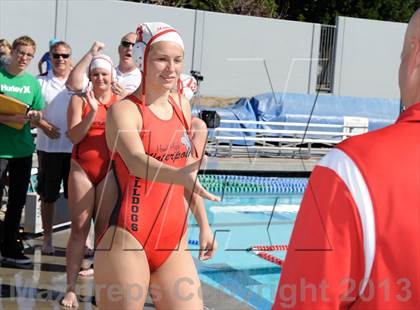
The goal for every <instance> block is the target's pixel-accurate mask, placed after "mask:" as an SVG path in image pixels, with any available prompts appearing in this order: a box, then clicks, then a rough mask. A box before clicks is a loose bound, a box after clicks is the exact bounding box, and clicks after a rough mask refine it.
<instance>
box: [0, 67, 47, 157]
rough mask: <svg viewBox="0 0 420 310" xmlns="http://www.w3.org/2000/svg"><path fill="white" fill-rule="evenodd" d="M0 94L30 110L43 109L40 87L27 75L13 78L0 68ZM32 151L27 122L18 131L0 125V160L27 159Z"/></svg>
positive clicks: (33, 148)
mask: <svg viewBox="0 0 420 310" xmlns="http://www.w3.org/2000/svg"><path fill="white" fill-rule="evenodd" d="M0 92H2V93H4V94H5V95H7V96H10V97H13V98H16V99H18V100H20V101H22V102H23V103H26V104H27V105H28V106H29V107H30V108H31V109H32V110H42V109H43V108H44V99H43V98H42V93H41V86H40V85H39V82H38V81H37V80H36V78H35V77H33V76H32V75H30V74H29V73H26V72H25V73H23V74H22V75H16V76H15V75H11V74H9V73H8V72H7V71H6V69H5V68H0ZM34 150H35V144H34V139H33V137H32V134H31V126H30V124H29V122H28V123H26V124H25V125H24V126H23V128H22V129H19V130H18V129H14V128H11V127H9V126H6V125H4V124H1V123H0V158H19V157H27V156H30V155H31V154H32V153H33V152H34Z"/></svg>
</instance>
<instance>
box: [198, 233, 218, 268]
mask: <svg viewBox="0 0 420 310" xmlns="http://www.w3.org/2000/svg"><path fill="white" fill-rule="evenodd" d="M216 250H217V241H216V238H215V235H214V234H213V232H212V230H211V228H210V226H208V225H207V227H204V228H200V251H199V255H198V258H199V259H200V260H202V261H203V260H208V259H210V258H212V257H213V256H214V254H215V253H216Z"/></svg>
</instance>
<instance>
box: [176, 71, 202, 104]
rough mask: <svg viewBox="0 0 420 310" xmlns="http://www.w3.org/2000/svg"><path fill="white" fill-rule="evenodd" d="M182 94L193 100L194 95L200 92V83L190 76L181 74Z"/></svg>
mask: <svg viewBox="0 0 420 310" xmlns="http://www.w3.org/2000/svg"><path fill="white" fill-rule="evenodd" d="M180 80H181V93H182V94H183V95H184V96H185V97H187V98H188V100H191V98H192V97H194V94H195V93H196V92H197V91H198V83H197V80H196V79H195V78H194V77H193V76H191V75H188V74H184V73H182V74H181V77H180Z"/></svg>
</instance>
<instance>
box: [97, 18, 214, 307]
mask: <svg viewBox="0 0 420 310" xmlns="http://www.w3.org/2000/svg"><path fill="white" fill-rule="evenodd" d="M133 58H134V59H135V61H136V62H137V63H138V64H139V66H140V69H141V70H142V73H143V79H142V84H141V85H140V87H139V89H137V91H136V92H135V93H134V94H133V95H131V96H129V97H127V98H125V99H124V100H122V101H120V102H118V103H116V104H115V105H113V106H112V108H111V109H110V111H109V113H108V115H107V125H106V127H107V128H106V138H107V142H108V146H109V148H110V149H111V150H112V151H113V161H112V170H113V173H114V176H115V182H116V185H117V188H118V199H117V202H116V204H115V207H114V209H113V212H112V215H111V218H110V225H109V227H108V229H107V230H106V231H105V233H104V234H103V235H102V236H101V237H100V239H99V242H98V244H97V247H96V252H95V270H96V272H95V288H96V300H97V303H98V306H99V308H101V309H142V308H143V306H144V302H145V298H146V295H147V292H148V291H149V290H150V293H151V297H152V300H153V303H154V305H155V307H156V308H157V309H200V308H203V302H202V299H201V293H200V287H201V285H200V280H199V278H198V275H197V270H196V268H195V265H194V261H193V259H192V256H191V252H190V251H188V246H187V239H186V236H187V233H186V227H187V224H188V223H187V221H186V220H187V215H188V212H187V211H188V210H187V209H186V207H185V205H184V196H185V197H186V198H187V201H190V197H191V193H193V192H194V193H195V194H194V199H193V200H196V199H201V197H199V196H202V197H203V198H206V199H210V200H214V201H218V200H219V199H218V197H215V196H214V195H212V194H210V193H208V192H207V191H206V190H205V189H204V188H203V187H202V186H201V185H200V184H199V182H198V181H197V182H195V180H196V172H197V169H198V167H199V161H197V160H195V159H192V157H193V156H192V155H194V154H195V153H196V152H195V150H194V145H193V143H192V140H191V135H190V133H191V130H190V126H191V111H190V106H189V102H188V100H187V99H186V98H185V97H184V96H182V95H181V93H180V91H178V92H177V93H176V94H171V89H172V88H173V87H174V86H175V85H176V84H177V83H179V76H180V74H181V72H182V70H183V61H184V59H183V58H184V45H183V42H182V39H181V37H180V35H179V34H178V32H177V31H176V30H175V29H173V28H172V27H170V26H169V25H166V24H164V23H144V24H142V25H140V26H139V28H138V31H137V40H136V45H135V46H134V53H133ZM178 89H179V88H178ZM194 160H195V161H194ZM192 161H194V162H193V163H191V162H192ZM198 195H199V196H198ZM193 213H194V215H195V217H196V219H197V221H198V223H199V225H200V247H201V248H202V250H203V251H202V254H201V255H200V258H201V259H208V258H210V257H211V256H212V255H213V253H214V247H213V242H214V240H213V234H212V232H211V229H210V227H209V225H208V222H207V218H206V215H205V210H204V208H203V205H202V204H198V206H197V207H196V208H194V210H193ZM115 292H116V293H115Z"/></svg>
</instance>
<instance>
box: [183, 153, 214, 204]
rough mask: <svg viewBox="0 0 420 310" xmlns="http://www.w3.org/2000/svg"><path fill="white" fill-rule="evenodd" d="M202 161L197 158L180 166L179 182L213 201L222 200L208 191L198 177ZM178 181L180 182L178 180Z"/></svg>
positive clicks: (188, 189) (187, 188) (190, 190)
mask: <svg viewBox="0 0 420 310" xmlns="http://www.w3.org/2000/svg"><path fill="white" fill-rule="evenodd" d="M200 164H201V161H200V160H196V161H194V162H192V163H191V164H188V165H187V166H185V167H183V168H179V169H178V172H179V173H180V178H181V179H180V180H179V181H180V182H179V184H181V185H183V186H184V187H185V189H186V190H187V191H189V192H194V193H197V194H198V195H200V196H201V197H203V198H205V199H208V200H211V201H220V197H218V196H215V195H213V194H212V193H210V192H208V191H207V190H206V189H205V188H204V187H203V186H202V185H201V183H200V181H199V180H198V178H197V172H198V169H199V168H200ZM177 183H178V182H177Z"/></svg>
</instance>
